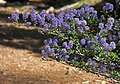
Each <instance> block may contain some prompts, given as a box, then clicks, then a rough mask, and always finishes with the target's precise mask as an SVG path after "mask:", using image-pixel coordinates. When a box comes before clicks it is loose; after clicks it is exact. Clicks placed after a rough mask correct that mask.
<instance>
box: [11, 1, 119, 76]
mask: <svg viewBox="0 0 120 84" xmlns="http://www.w3.org/2000/svg"><path fill="white" fill-rule="evenodd" d="M116 5H117V6H114V5H113V4H112V3H106V4H105V6H103V10H102V15H100V17H98V14H97V10H95V9H94V8H93V7H91V6H90V5H88V4H84V5H83V6H82V7H81V8H80V9H72V8H70V9H67V10H64V11H60V12H59V13H57V14H54V13H50V14H47V13H46V11H45V10H42V11H41V12H40V13H36V12H35V10H34V9H31V10H30V14H28V13H26V12H25V13H23V14H22V18H20V17H19V14H18V13H17V12H14V13H13V14H11V16H10V17H9V19H10V20H12V21H14V22H19V21H21V19H22V20H23V22H22V23H23V24H24V25H26V26H27V27H30V26H35V27H36V28H38V32H40V33H41V34H48V35H53V37H51V38H48V39H45V40H44V45H45V46H44V48H43V50H41V53H42V54H43V55H44V56H45V57H48V56H49V57H52V58H54V59H57V60H65V61H68V62H70V63H73V64H74V63H78V64H79V66H82V67H86V68H87V69H88V70H93V71H97V72H104V73H105V72H111V71H113V72H115V73H116V70H117V69H118V68H120V16H119V15H118V14H119V13H118V12H119V11H116V10H117V9H119V8H120V1H119V0H116ZM116 74H117V75H118V76H120V72H117V73H116ZM118 78H120V77H118Z"/></svg>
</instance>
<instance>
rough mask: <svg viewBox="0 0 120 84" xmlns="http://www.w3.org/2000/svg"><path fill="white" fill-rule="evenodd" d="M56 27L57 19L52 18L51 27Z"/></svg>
mask: <svg viewBox="0 0 120 84" xmlns="http://www.w3.org/2000/svg"><path fill="white" fill-rule="evenodd" d="M57 25H58V19H57V18H52V27H57Z"/></svg>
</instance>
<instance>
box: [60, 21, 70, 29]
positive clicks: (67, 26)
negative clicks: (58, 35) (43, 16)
mask: <svg viewBox="0 0 120 84" xmlns="http://www.w3.org/2000/svg"><path fill="white" fill-rule="evenodd" d="M62 25H63V27H65V28H66V29H67V30H69V29H70V25H69V24H68V23H67V22H63V24H62Z"/></svg>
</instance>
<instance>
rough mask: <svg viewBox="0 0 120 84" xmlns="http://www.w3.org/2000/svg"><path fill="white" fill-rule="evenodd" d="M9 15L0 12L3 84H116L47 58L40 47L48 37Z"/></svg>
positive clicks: (0, 77) (1, 78)
mask: <svg viewBox="0 0 120 84" xmlns="http://www.w3.org/2000/svg"><path fill="white" fill-rule="evenodd" d="M0 9H1V10H5V9H2V8H0ZM1 10H0V11H1ZM7 11H8V9H7ZM8 15H9V14H7V13H6V12H5V11H4V12H3V11H2V12H0V84H115V82H114V81H113V80H112V79H110V78H105V77H104V76H98V75H96V74H93V73H90V72H86V71H83V70H80V69H78V68H75V67H72V66H70V65H68V64H65V63H61V62H57V61H55V60H49V61H45V60H44V59H43V56H41V55H40V49H41V47H42V41H43V39H45V38H46V37H43V36H42V35H40V34H39V33H38V32H37V30H31V29H27V28H26V27H23V26H22V27H19V26H15V25H14V24H12V23H10V21H9V22H8V20H7V16H8ZM116 84H117V83H116Z"/></svg>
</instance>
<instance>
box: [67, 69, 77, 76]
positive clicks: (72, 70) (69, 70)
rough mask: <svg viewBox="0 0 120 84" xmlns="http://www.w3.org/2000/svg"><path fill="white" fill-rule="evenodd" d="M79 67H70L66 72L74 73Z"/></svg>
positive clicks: (68, 73)
mask: <svg viewBox="0 0 120 84" xmlns="http://www.w3.org/2000/svg"><path fill="white" fill-rule="evenodd" d="M77 71H78V70H77V69H76V68H74V67H69V68H67V72H66V74H67V75H74V74H75V73H77Z"/></svg>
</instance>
